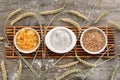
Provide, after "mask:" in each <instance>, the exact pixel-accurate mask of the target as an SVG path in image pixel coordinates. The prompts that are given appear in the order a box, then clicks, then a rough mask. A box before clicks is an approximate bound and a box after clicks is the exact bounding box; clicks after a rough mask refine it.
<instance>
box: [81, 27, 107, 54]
mask: <svg viewBox="0 0 120 80" xmlns="http://www.w3.org/2000/svg"><path fill="white" fill-rule="evenodd" d="M107 42H108V39H107V36H106V34H105V33H104V31H103V30H101V29H99V28H96V27H90V28H88V29H86V30H84V31H83V33H82V34H81V38H80V43H81V47H82V48H83V49H84V50H85V51H86V52H87V53H89V54H99V53H101V52H102V51H104V49H105V48H106V46H107Z"/></svg>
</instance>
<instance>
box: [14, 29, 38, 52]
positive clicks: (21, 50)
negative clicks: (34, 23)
mask: <svg viewBox="0 0 120 80" xmlns="http://www.w3.org/2000/svg"><path fill="white" fill-rule="evenodd" d="M24 29H31V30H33V31H34V32H35V33H36V34H37V36H38V45H37V46H36V47H35V48H34V49H33V50H29V51H27V50H23V49H20V48H19V47H18V46H17V43H16V37H17V35H18V34H19V32H20V31H21V30H24ZM14 45H15V47H16V49H17V50H18V51H20V52H22V53H32V52H34V51H35V50H36V49H37V48H38V47H39V46H40V36H39V33H38V32H37V31H36V30H35V29H33V28H30V27H24V28H22V29H20V30H18V32H17V33H16V34H15V36H14Z"/></svg>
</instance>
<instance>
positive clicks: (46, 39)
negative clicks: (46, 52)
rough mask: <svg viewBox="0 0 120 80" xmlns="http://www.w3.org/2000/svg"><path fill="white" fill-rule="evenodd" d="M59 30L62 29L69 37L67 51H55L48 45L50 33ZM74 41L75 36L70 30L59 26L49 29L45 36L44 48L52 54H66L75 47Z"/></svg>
mask: <svg viewBox="0 0 120 80" xmlns="http://www.w3.org/2000/svg"><path fill="white" fill-rule="evenodd" d="M59 29H63V30H65V31H67V32H68V33H69V34H70V35H71V38H72V43H71V45H70V47H69V48H68V49H66V50H56V49H55V48H53V47H52V45H51V43H50V37H51V35H52V33H54V31H56V30H59ZM76 41H77V39H76V35H75V34H74V32H73V31H72V30H70V29H68V28H66V27H61V26H59V27H55V28H53V29H51V30H50V31H49V32H48V33H47V34H46V36H45V44H46V46H47V47H48V48H49V49H50V50H51V51H52V52H55V53H59V54H62V53H67V52H69V51H71V50H72V49H73V48H74V47H75V45H76Z"/></svg>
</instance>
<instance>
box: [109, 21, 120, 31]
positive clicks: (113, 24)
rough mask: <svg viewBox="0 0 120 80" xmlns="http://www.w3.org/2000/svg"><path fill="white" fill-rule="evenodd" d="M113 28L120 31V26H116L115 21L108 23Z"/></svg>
mask: <svg viewBox="0 0 120 80" xmlns="http://www.w3.org/2000/svg"><path fill="white" fill-rule="evenodd" d="M108 22H109V23H110V24H111V25H112V26H113V27H115V28H116V29H118V30H120V25H118V24H116V23H115V22H114V21H111V20H109V21H108Z"/></svg>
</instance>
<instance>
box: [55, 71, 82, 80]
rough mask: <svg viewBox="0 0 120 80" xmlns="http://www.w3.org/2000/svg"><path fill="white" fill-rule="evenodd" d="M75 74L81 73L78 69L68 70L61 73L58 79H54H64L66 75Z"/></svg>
mask: <svg viewBox="0 0 120 80" xmlns="http://www.w3.org/2000/svg"><path fill="white" fill-rule="evenodd" d="M75 72H81V70H80V69H70V70H68V71H66V72H64V73H62V74H61V75H60V76H59V77H57V78H56V80H61V79H63V78H64V77H66V76H68V75H70V74H72V73H75Z"/></svg>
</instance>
